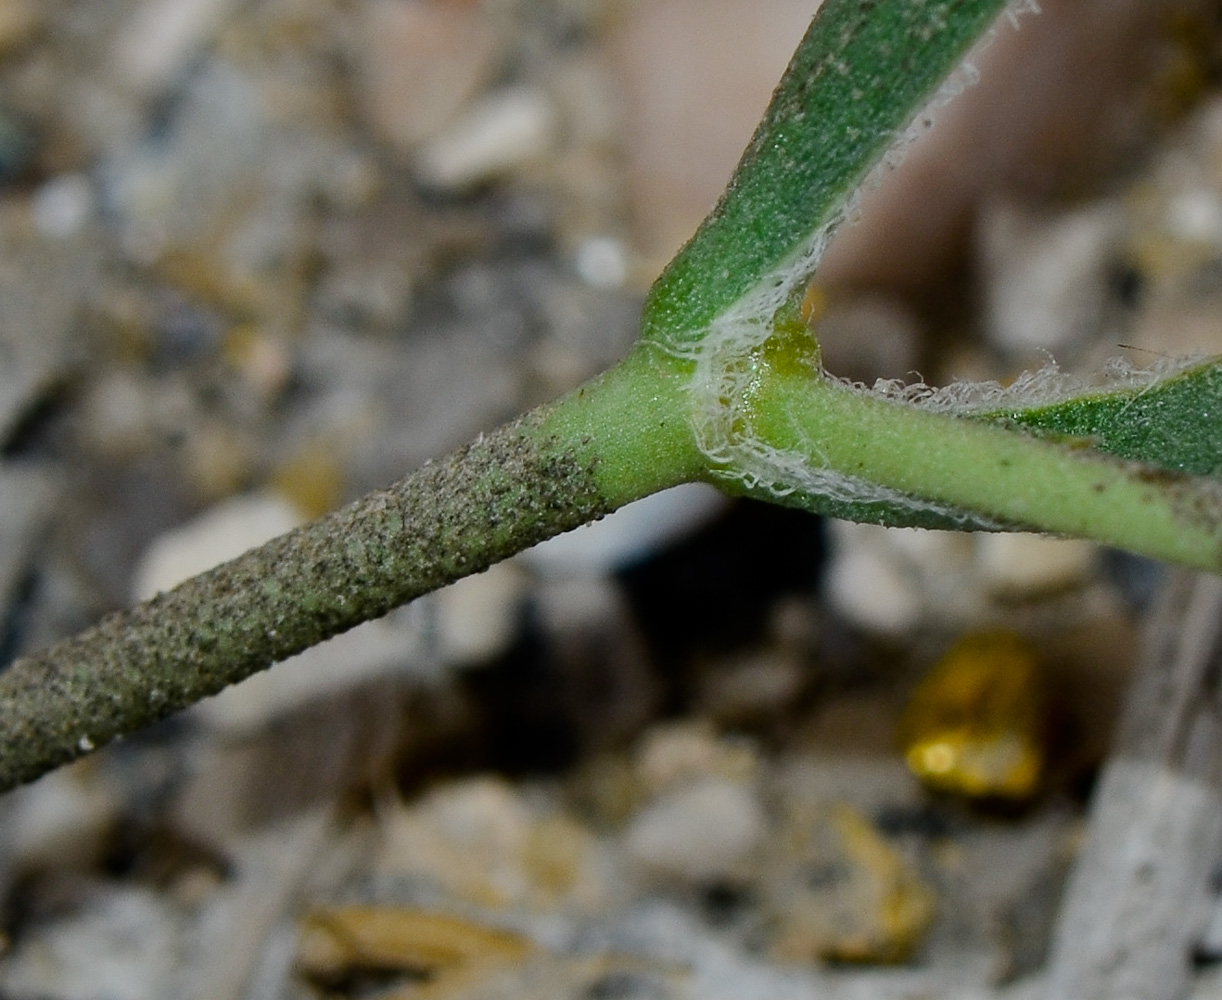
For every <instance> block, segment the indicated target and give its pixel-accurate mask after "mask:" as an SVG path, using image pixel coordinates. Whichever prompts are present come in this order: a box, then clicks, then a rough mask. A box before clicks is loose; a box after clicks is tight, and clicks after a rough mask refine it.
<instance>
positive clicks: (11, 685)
mask: <svg viewBox="0 0 1222 1000" xmlns="http://www.w3.org/2000/svg"><path fill="white" fill-rule="evenodd" d="M683 382H684V380H683V379H682V377H681V375H680V373H679V372H678V371H677V370H676V365H675V363H674V362H673V361H670V360H669V359H665V358H661V357H658V356H657V355H656V352H654V351H652V350H650V349H647V348H638V349H637V350H636V351H634V352H633V353H632V354H631V355H629V357H628V358H626V359H625V360H624V361H623V362H622V363H621V364H620V365H618V366H617V367H616V368H614V369H612V370H611V371H609V372H607V373H605V374H604V375H602V376H601V377H599V378H597V379H595V380H593V381H592V382H590V383H587V384H586V385H585V386H583V387H582V388H580V389H578V390H577V391H575V392H573V393H571V394H570V395H568V396H566V397H565V398H563V399H561V400H559V401H558V402H556V403H554V404H552V405H550V406H547V407H544V408H542V409H540V410H536V411H534V412H533V413H531V414H527V415H526V416H524V417H521V418H519V419H518V420H516V421H514V422H513V423H511V424H508V425H506V426H505V427H503V428H501V429H499V430H497V431H495V432H493V433H491V434H488V435H486V436H483V437H481V438H480V439H479V440H478V441H476V442H474V443H473V444H471V445H468V446H467V447H465V448H463V449H461V450H460V451H458V452H456V453H454V454H453V455H451V456H450V457H448V458H446V459H444V460H442V461H440V462H436V463H430V464H428V465H425V466H424V467H423V468H421V469H420V470H418V471H417V472H415V473H412V474H411V475H409V476H407V477H406V478H405V479H403V480H401V481H400V482H398V483H396V484H395V485H393V486H391V487H389V488H387V489H385V490H380V491H377V492H375V493H371V494H369V495H368V496H366V497H364V498H362V499H360V500H358V501H356V502H355V503H353V504H351V505H349V506H347V507H345V508H343V509H342V510H339V511H336V512H335V513H333V514H331V515H329V516H327V517H325V518H323V519H321V520H319V521H316V522H314V523H312V524H308V525H305V526H303V527H302V528H300V529H298V530H296V531H293V532H290V533H289V534H287V535H283V536H281V537H280V538H277V539H275V540H273V541H271V542H269V543H268V544H267V545H264V546H263V547H261V548H258V549H254V550H252V551H250V552H248V553H246V554H245V555H243V556H241V557H239V558H238V559H235V560H233V561H232V562H229V563H226V564H224V565H222V566H219V567H217V568H216V569H213V570H211V571H209V572H207V573H204V574H202V575H200V576H198V577H195V578H194V579H192V580H189V581H187V582H186V583H184V584H182V585H181V586H179V587H176V588H175V589H174V590H172V591H170V592H168V593H164V594H159V595H158V596H157V597H155V598H153V599H152V600H150V601H148V602H146V603H144V604H141V605H139V606H137V607H135V608H132V609H130V610H127V611H122V612H119V613H116V614H113V615H111V616H109V617H107V618H105V619H103V620H102V621H101V622H99V623H98V624H96V625H94V626H93V627H92V628H90V629H88V630H86V631H84V632H82V633H81V634H80V635H78V636H75V637H74V638H71V639H67V640H65V641H63V642H61V643H59V644H57V645H55V646H52V647H51V648H49V649H47V650H45V651H43V652H40V653H36V654H34V655H32V656H30V657H27V658H25V659H21V660H18V661H17V662H16V663H14V664H13V665H12V666H11V667H10V668H9V669H8V670H6V671H5V672H4V673H3V674H0V790H4V789H8V788H12V787H13V786H15V785H18V784H21V783H23V782H26V781H31V780H33V779H34V778H36V777H38V776H39V775H41V774H43V773H45V772H47V771H49V770H51V769H52V768H54V767H57V766H59V765H61V764H64V763H66V762H68V761H70V760H72V759H74V758H76V757H79V756H81V755H82V754H85V753H88V752H89V751H91V750H93V749H95V748H97V747H101V746H103V745H104V744H106V743H108V742H109V741H110V740H112V739H114V738H115V737H117V736H121V735H123V734H126V733H131V732H134V731H135V730H137V729H139V728H141V727H143V726H146V725H148V724H150V723H152V722H155V721H156V720H158V719H161V718H163V717H164V716H166V715H169V714H170V713H172V712H174V711H177V710H178V709H181V708H184V707H186V706H187V705H190V704H192V703H194V702H196V701H198V700H200V699H201V698H204V697H206V696H208V695H211V694H215V693H216V692H218V691H220V690H221V689H222V688H224V687H226V686H227V685H229V684H233V683H235V682H237V681H240V680H242V679H243V678H245V677H248V676H249V675H250V674H252V673H255V672H256V671H259V670H262V669H264V668H266V667H269V666H271V664H273V663H275V662H277V661H279V660H282V659H285V658H286V657H288V656H291V655H293V654H294V653H297V652H300V651H301V650H303V649H305V648H307V647H308V646H312V645H314V644H316V643H318V642H321V641H323V640H324V639H327V638H329V637H331V636H333V635H336V634H338V633H340V632H343V631H346V630H347V629H349V628H352V627H353V626H354V625H358V624H360V623H361V622H364V621H367V620H369V619H372V618H376V617H379V616H380V615H383V614H385V613H386V612H388V611H390V610H391V609H392V608H394V607H397V606H398V605H400V604H403V603H405V602H407V601H410V600H411V599H412V598H414V597H418V596H420V595H421V594H424V593H427V592H429V591H431V590H435V589H437V588H438V587H441V586H444V585H445V584H447V583H451V582H453V581H454V580H457V579H459V578H461V577H464V576H468V575H470V574H472V573H476V572H479V571H481V570H483V569H485V568H487V567H488V566H490V565H491V564H492V563H494V562H497V561H498V560H501V559H504V558H506V557H508V556H510V555H512V554H514V553H515V552H519V551H521V550H522V549H525V548H527V547H528V546H530V545H533V544H535V543H536V542H539V541H542V540H543V539H545V538H549V537H551V536H552V535H556V534H559V533H560V532H562V531H566V530H568V529H570V528H574V527H577V526H578V525H580V524H584V523H586V522H587V521H590V520H593V519H595V518H598V517H601V516H602V515H604V514H607V513H609V512H610V511H612V510H614V509H615V508H616V507H619V506H621V505H622V504H624V503H627V502H628V501H630V500H633V499H636V498H638V497H641V496H645V495H647V494H649V493H652V492H655V491H656V490H659V489H663V488H665V487H667V486H671V485H674V484H676V483H679V482H682V481H684V480H687V479H691V478H695V477H696V476H697V475H698V473H699V470H700V468H701V462H700V458H699V455H698V454H697V452H696V451H695V449H694V447H693V446H692V444H691V441H690V431H689V430H688V426H687V420H686V416H685V413H684V395H683Z"/></svg>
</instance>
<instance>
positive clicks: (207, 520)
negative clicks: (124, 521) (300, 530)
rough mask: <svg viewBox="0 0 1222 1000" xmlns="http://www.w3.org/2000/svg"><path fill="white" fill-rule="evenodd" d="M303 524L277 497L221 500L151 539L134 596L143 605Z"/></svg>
mask: <svg viewBox="0 0 1222 1000" xmlns="http://www.w3.org/2000/svg"><path fill="white" fill-rule="evenodd" d="M301 523H302V517H301V515H300V514H299V513H297V511H296V510H295V509H294V507H293V505H292V504H290V503H289V502H288V501H287V500H285V499H284V498H283V497H281V496H279V495H278V494H275V493H257V494H251V495H247V496H238V497H231V498H229V499H227V500H222V501H221V502H220V503H218V504H217V505H216V506H214V507H212V508H211V509H210V510H207V511H205V512H204V513H203V514H201V515H200V516H199V517H197V518H196V519H195V520H193V521H191V522H190V523H188V524H184V525H182V526H180V527H178V528H175V529H174V530H172V531H168V532H166V533H165V534H163V535H161V536H160V537H159V538H157V539H156V540H154V542H153V543H152V544H151V545H150V546H149V547H148V549H146V550H145V552H144V554H143V555H142V556H141V558H140V561H139V563H138V564H137V567H136V572H135V577H134V581H133V583H132V597H133V598H134V599H135V600H137V601H143V600H146V599H148V598H150V597H152V596H153V595H154V594H156V593H158V592H159V591H163V590H171V589H172V588H174V587H176V586H177V585H178V584H180V583H182V582H183V581H184V580H186V579H188V578H189V577H192V576H195V575H196V574H198V573H202V572H204V571H205V570H208V569H212V567H214V566H218V565H220V564H221V563H223V562H226V561H228V560H230V559H233V558H235V557H236V556H240V555H241V554H242V553H243V552H245V551H246V550H247V549H251V548H254V547H255V546H256V545H262V544H263V543H264V542H269V541H271V540H272V539H273V538H275V537H276V536H277V535H282V534H284V533H285V532H286V531H291V530H292V529H293V528H295V527H297V526H298V525H299V524H301Z"/></svg>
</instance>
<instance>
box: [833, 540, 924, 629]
mask: <svg viewBox="0 0 1222 1000" xmlns="http://www.w3.org/2000/svg"><path fill="white" fill-rule="evenodd" d="M886 530H888V529H880V528H876V527H873V526H870V525H849V524H846V523H844V522H835V527H834V528H833V529H832V533H833V539H834V545H835V548H834V554H833V556H832V560H831V564H830V565H829V566H828V569H827V576H826V577H825V579H824V592H825V594H826V596H827V600H828V602H829V604H830V605H831V606H832V608H833V609H834V610H835V611H836V612H837V613H838V614H840V615H841V616H843V617H844V618H845V619H846V620H847V621H849V622H850V623H851V624H853V625H856V626H857V627H859V628H862V629H865V630H866V631H869V632H875V633H878V634H881V635H885V636H892V637H900V636H903V635H905V634H907V633H908V632H910V631H911V630H912V629H913V628H915V627H916V626H917V624H918V623H919V622H920V620H921V592H920V581H919V579H918V577H917V576H916V575H915V574H914V573H912V572H910V571H909V569H908V568H907V567H906V566H905V565H904V561H903V559H902V557H900V556H899V554H898V553H897V552H895V551H894V550H892V549H889V548H888V547H887V545H886V544H885V543H884V542H883V541H882V540H881V539H880V538H879V537H878V536H877V534H876V533H877V532H881V531H886Z"/></svg>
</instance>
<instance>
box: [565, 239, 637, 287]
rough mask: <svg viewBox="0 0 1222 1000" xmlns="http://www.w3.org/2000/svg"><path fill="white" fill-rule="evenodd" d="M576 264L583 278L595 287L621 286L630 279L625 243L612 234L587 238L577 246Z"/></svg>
mask: <svg viewBox="0 0 1222 1000" xmlns="http://www.w3.org/2000/svg"><path fill="white" fill-rule="evenodd" d="M574 266H575V267H576V268H577V273H578V274H579V275H580V276H581V279H582V280H583V281H584V282H586V284H588V285H591V286H593V287H594V288H621V287H623V285H624V283H625V282H626V281H627V280H628V257H627V254H626V253H625V252H624V245H623V244H622V243H621V242H620V241H619V240H617V239H615V238H614V237H611V236H592V237H590V238H589V239H588V240H585V241H584V242H583V243H582V244H581V245H580V246H579V247H578V248H577V255H576V259H575V260H574Z"/></svg>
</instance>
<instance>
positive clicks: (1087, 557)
mask: <svg viewBox="0 0 1222 1000" xmlns="http://www.w3.org/2000/svg"><path fill="white" fill-rule="evenodd" d="M1097 553H1098V549H1097V548H1096V546H1095V545H1094V544H1092V543H1091V542H1084V541H1081V540H1079V539H1072V538H1049V537H1047V536H1045V535H1032V534H1027V533H1024V532H1013V533H1010V532H999V533H997V534H984V535H981V536H980V537H979V538H978V539H977V540H976V565H977V569H978V572H979V574H980V579H981V581H982V582H983V583H984V585H985V587H986V588H987V589H988V590H989V592H990V593H991V594H993V595H995V596H996V597H999V598H1005V599H1011V600H1030V599H1033V598H1038V597H1043V596H1046V595H1048V594H1053V593H1056V592H1058V591H1064V590H1069V589H1071V588H1073V587H1075V586H1079V585H1081V584H1083V583H1085V582H1086V581H1087V580H1089V579H1090V576H1091V574H1092V572H1093V571H1094V569H1095V565H1096V555H1097Z"/></svg>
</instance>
